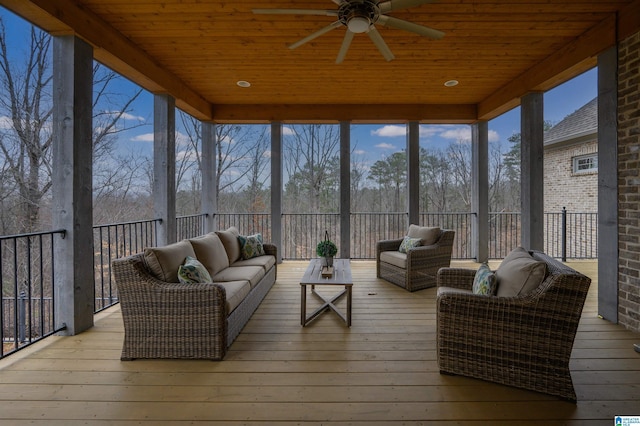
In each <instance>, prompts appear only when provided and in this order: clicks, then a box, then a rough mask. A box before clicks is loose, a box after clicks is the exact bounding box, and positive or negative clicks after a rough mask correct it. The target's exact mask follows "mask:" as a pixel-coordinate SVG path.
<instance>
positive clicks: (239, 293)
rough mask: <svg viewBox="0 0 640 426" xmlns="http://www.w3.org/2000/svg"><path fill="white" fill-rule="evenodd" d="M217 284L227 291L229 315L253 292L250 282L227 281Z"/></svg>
mask: <svg viewBox="0 0 640 426" xmlns="http://www.w3.org/2000/svg"><path fill="white" fill-rule="evenodd" d="M216 284H219V285H221V286H222V287H224V289H225V292H226V307H227V315H228V314H230V313H231V312H233V310H234V309H235V308H237V307H238V305H239V304H240V302H242V301H243V300H244V298H245V297H247V295H248V294H249V292H250V291H251V285H250V284H249V281H244V280H240V281H225V282H218V283H216Z"/></svg>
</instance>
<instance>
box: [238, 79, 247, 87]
mask: <svg viewBox="0 0 640 426" xmlns="http://www.w3.org/2000/svg"><path fill="white" fill-rule="evenodd" d="M236 84H237V85H238V86H240V87H250V86H251V83H249V82H248V81H244V80H240V81H238V82H237V83H236Z"/></svg>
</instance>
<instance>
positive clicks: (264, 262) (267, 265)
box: [231, 255, 276, 272]
mask: <svg viewBox="0 0 640 426" xmlns="http://www.w3.org/2000/svg"><path fill="white" fill-rule="evenodd" d="M275 264H276V258H275V257H274V256H271V255H263V256H258V257H252V258H251V259H246V260H238V261H237V262H234V264H233V265H231V266H232V267H237V266H260V267H262V268H263V269H264V271H265V272H267V271H268V270H269V269H271V267H273V265H275Z"/></svg>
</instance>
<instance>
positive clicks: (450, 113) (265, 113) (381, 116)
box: [213, 104, 477, 124]
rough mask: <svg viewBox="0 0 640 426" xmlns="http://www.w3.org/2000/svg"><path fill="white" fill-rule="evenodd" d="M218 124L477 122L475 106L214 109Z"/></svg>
mask: <svg viewBox="0 0 640 426" xmlns="http://www.w3.org/2000/svg"><path fill="white" fill-rule="evenodd" d="M213 113H214V121H215V122H217V123H269V122H271V121H282V122H287V123H320V122H321V123H337V122H340V121H351V122H353V123H406V122H409V121H419V122H421V123H424V124H469V123H473V122H474V121H475V119H476V115H477V112H476V106H475V105H417V104H399V105H396V104H392V105H381V104H378V105H343V104H339V105H338V104H332V105H317V104H314V105H299V104H291V105H283V104H274V105H255V104H254V105H227V104H224V105H214V109H213Z"/></svg>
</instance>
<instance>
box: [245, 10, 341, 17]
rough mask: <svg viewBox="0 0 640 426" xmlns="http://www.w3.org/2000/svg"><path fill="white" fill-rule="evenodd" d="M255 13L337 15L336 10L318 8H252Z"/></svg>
mask: <svg viewBox="0 0 640 426" xmlns="http://www.w3.org/2000/svg"><path fill="white" fill-rule="evenodd" d="M252 12H253V13H254V14H256V15H319V16H338V11H337V10H320V9H252Z"/></svg>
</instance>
